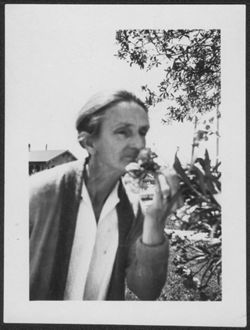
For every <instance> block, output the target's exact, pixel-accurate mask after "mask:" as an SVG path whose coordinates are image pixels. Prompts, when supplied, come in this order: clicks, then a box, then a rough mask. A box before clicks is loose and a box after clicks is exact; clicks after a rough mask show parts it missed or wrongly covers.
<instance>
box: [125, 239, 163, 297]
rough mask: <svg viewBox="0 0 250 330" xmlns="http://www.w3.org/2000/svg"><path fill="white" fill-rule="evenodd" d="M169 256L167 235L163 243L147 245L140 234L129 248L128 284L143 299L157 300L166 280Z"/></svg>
mask: <svg viewBox="0 0 250 330" xmlns="http://www.w3.org/2000/svg"><path fill="white" fill-rule="evenodd" d="M168 256H169V242H168V239H167V237H166V238H165V241H164V242H163V243H162V244H161V245H155V246H151V245H146V244H144V243H142V238H141V236H139V237H138V238H137V240H136V241H135V242H134V244H132V246H131V247H130V250H129V264H128V267H127V272H126V278H127V285H128V287H129V289H130V290H131V291H133V292H134V293H135V294H136V295H137V297H138V298H139V299H141V300H155V299H157V298H158V297H159V296H160V294H161V290H162V288H163V286H164V284H165V282H166V276H167V266H168Z"/></svg>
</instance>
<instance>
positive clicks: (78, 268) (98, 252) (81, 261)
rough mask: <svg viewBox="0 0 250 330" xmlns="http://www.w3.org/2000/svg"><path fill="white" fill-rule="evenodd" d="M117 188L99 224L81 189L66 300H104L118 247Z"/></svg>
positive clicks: (88, 199)
mask: <svg viewBox="0 0 250 330" xmlns="http://www.w3.org/2000/svg"><path fill="white" fill-rule="evenodd" d="M118 185H119V182H118V183H117V184H116V186H115V187H114V189H113V191H112V192H111V193H110V195H109V196H108V198H107V199H106V202H105V203H104V206H103V208H102V211H101V214H100V218H99V221H98V224H97V223H96V219H95V214H94V210H93V206H92V203H91V200H90V197H89V194H88V191H87V188H86V186H85V183H83V186H82V195H81V196H82V199H81V202H80V206H79V210H78V215H77V220H76V229H75V235H74V240H73V245H72V251H71V257H70V262H69V270H68V276H67V281H66V287H65V292H64V300H105V299H106V295H107V291H108V287H109V283H110V278H111V274H112V270H113V266H114V261H115V256H116V251H117V247H118V217H117V212H116V205H117V203H118V202H119V198H118Z"/></svg>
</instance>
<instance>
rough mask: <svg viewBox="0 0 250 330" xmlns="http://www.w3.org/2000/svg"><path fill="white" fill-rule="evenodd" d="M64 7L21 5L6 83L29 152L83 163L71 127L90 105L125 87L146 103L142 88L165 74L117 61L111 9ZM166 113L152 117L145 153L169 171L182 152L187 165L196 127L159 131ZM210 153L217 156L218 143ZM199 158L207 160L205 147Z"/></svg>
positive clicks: (15, 20)
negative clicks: (62, 154)
mask: <svg viewBox="0 0 250 330" xmlns="http://www.w3.org/2000/svg"><path fill="white" fill-rule="evenodd" d="M66 7H67V6H59V7H58V6H29V7H27V6H25V5H23V6H22V8H20V7H19V10H18V12H16V14H15V11H13V12H12V15H10V17H9V22H8V23H9V25H8V26H12V28H11V30H10V31H8V30H7V31H6V33H7V35H8V38H7V39H6V50H7V52H8V54H10V56H8V57H7V60H6V62H7V63H6V64H7V66H8V68H11V70H9V71H8V83H9V84H10V85H11V93H12V94H13V95H15V98H12V97H10V98H7V99H8V102H10V103H11V104H10V106H12V108H13V109H19V111H20V114H22V116H21V115H20V121H19V122H18V125H21V126H22V125H25V127H27V132H26V133H27V140H28V143H30V144H31V150H39V149H40V150H42V149H45V145H47V146H48V149H68V150H70V151H71V152H72V153H73V154H74V155H75V156H76V157H77V158H81V157H82V156H83V155H84V151H83V149H81V148H80V146H79V145H78V142H77V135H76V130H75V128H74V121H75V116H76V114H77V112H78V111H79V109H80V108H81V107H82V106H83V104H84V103H85V102H86V100H87V99H88V98H89V97H90V96H91V95H92V94H93V93H96V92H97V91H99V90H102V89H106V88H125V89H128V90H130V91H132V92H134V93H136V94H137V95H138V96H141V97H143V94H142V92H141V86H142V85H145V84H148V83H157V82H159V81H160V79H161V77H162V69H161V68H160V70H159V71H157V70H156V71H154V70H152V71H150V72H145V71H143V70H140V69H139V68H137V67H130V66H129V65H128V64H127V63H126V62H125V61H121V60H119V59H118V58H117V57H115V56H114V54H115V53H116V51H117V49H118V46H117V45H116V44H115V32H116V30H117V29H119V28H121V27H122V23H121V25H120V26H119V23H118V22H117V19H116V17H115V15H114V22H113V24H110V22H109V21H107V19H106V15H105V13H106V14H107V13H108V12H107V10H108V8H106V9H105V8H104V9H103V10H102V11H98V10H96V9H93V7H90V6H80V7H79V6H70V7H67V8H66ZM111 16H112V15H111ZM109 17H110V12H109ZM11 20H13V21H11ZM109 20H110V18H109ZM110 21H112V19H111V20H110ZM90 22H91V23H90ZM116 25H117V28H116ZM20 27H21V28H20ZM7 96H8V95H7ZM164 112H165V110H164V107H163V105H161V104H160V105H158V107H157V108H153V109H152V110H151V111H150V118H151V131H150V133H149V134H148V146H150V147H152V148H153V149H154V150H155V151H156V152H157V154H158V155H159V158H160V161H162V162H163V163H167V164H170V165H171V164H172V162H173V157H174V154H175V152H176V151H177V149H178V150H179V154H178V155H179V157H180V159H181V160H182V161H183V162H189V161H190V160H191V144H192V137H193V124H192V123H183V124H181V123H173V124H172V125H166V124H162V123H161V119H162V118H163V115H164ZM25 120H27V122H24V121H25ZM19 129H20V127H16V130H17V131H18V130H19ZM205 147H207V148H209V149H210V153H211V157H213V156H214V153H215V141H214V140H213V141H209V142H208V143H206V145H205ZM27 150H28V146H27ZM198 152H200V153H204V148H199V150H198Z"/></svg>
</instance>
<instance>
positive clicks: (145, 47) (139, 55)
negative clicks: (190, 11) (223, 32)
mask: <svg viewBox="0 0 250 330" xmlns="http://www.w3.org/2000/svg"><path fill="white" fill-rule="evenodd" d="M116 40H117V44H118V45H119V49H118V51H117V54H116V56H117V57H118V58H119V59H121V60H126V61H127V62H128V63H129V64H130V66H132V65H138V66H139V67H140V68H141V69H145V70H147V71H149V70H151V69H155V68H159V67H161V68H162V71H163V72H164V75H163V77H162V79H161V81H160V82H159V84H158V86H157V88H156V90H153V89H152V88H151V87H148V85H144V86H142V89H143V90H144V91H145V93H146V97H145V103H146V104H147V105H148V106H149V107H150V106H154V105H156V104H157V103H159V102H161V101H163V100H168V104H169V105H168V106H167V108H166V110H167V112H166V117H165V118H163V121H169V120H172V119H173V120H178V121H183V120H184V119H187V120H192V119H193V117H194V116H195V115H197V114H199V113H200V114H203V113H205V112H207V111H210V110H211V109H213V108H214V107H216V106H218V105H219V104H220V88H221V86H220V30H118V31H117V33H116Z"/></svg>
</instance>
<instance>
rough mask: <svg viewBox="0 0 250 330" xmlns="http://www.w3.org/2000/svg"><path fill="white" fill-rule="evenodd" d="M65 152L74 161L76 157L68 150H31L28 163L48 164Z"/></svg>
mask: <svg viewBox="0 0 250 330" xmlns="http://www.w3.org/2000/svg"><path fill="white" fill-rule="evenodd" d="M65 152H67V153H69V154H71V155H72V156H73V157H74V158H75V159H76V157H75V156H74V155H73V154H72V153H71V152H70V151H68V150H31V151H30V152H29V161H30V162H48V161H50V160H51V159H53V158H56V157H57V156H59V155H61V154H64V153H65Z"/></svg>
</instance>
